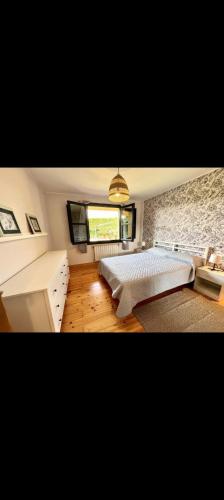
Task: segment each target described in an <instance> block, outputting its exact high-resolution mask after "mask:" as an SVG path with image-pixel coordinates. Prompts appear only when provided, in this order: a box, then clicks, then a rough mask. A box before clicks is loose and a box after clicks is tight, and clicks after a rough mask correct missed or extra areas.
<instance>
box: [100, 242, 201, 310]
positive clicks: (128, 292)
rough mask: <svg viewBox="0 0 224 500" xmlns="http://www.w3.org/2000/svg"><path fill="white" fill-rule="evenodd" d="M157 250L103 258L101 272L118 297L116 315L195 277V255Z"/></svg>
mask: <svg viewBox="0 0 224 500" xmlns="http://www.w3.org/2000/svg"><path fill="white" fill-rule="evenodd" d="M155 253H156V252H155ZM155 253H154V251H153V250H152V252H150V251H146V252H143V253H136V254H132V255H124V256H123V255H122V256H119V257H107V258H104V259H101V261H100V263H99V273H100V274H102V276H103V277H104V278H105V279H106V281H107V282H108V284H109V285H110V287H111V289H112V292H113V293H112V297H113V298H116V299H119V306H118V308H117V311H116V316H117V317H119V318H123V317H125V316H127V315H128V314H130V313H131V312H132V309H133V307H134V306H135V305H136V304H138V302H141V301H142V300H145V299H148V298H150V297H153V296H154V295H157V294H159V293H162V292H164V291H166V290H170V289H172V288H175V287H177V286H181V285H184V284H186V283H189V282H191V281H193V280H194V277H195V264H194V258H193V257H192V259H191V258H190V256H188V257H189V259H186V260H181V258H179V257H180V256H179V255H172V256H169V257H167V256H166V255H165V254H164V255H156V254H155ZM169 253H170V252H168V254H169ZM182 259H183V258H182Z"/></svg>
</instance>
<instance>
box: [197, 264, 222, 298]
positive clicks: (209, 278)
mask: <svg viewBox="0 0 224 500" xmlns="http://www.w3.org/2000/svg"><path fill="white" fill-rule="evenodd" d="M194 290H196V291H197V292H200V293H202V294H203V295H206V296H207V297H210V298H211V299H214V300H218V301H219V300H222V299H224V272H222V271H211V269H210V268H209V266H202V267H198V268H197V270H196V277H195V282H194Z"/></svg>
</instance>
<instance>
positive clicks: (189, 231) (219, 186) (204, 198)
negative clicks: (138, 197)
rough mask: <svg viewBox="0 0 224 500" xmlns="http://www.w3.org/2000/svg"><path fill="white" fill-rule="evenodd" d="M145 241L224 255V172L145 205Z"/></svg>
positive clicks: (216, 172) (155, 198) (188, 184)
mask: <svg viewBox="0 0 224 500" xmlns="http://www.w3.org/2000/svg"><path fill="white" fill-rule="evenodd" d="M143 240H145V241H146V243H147V247H148V248H149V247H151V246H152V242H153V240H161V241H175V242H180V243H188V244H189V245H190V244H191V245H203V246H211V247H214V249H215V251H218V252H220V253H222V254H224V168H218V169H217V170H214V171H213V172H210V173H209V174H206V175H203V176H202V177H199V178H198V179H195V180H193V181H189V182H187V183H186V184H183V185H182V186H179V187H177V188H174V189H172V190H171V191H168V192H166V193H163V194H161V195H158V196H156V197H154V198H151V199H150V200H147V201H145V203H144V222H143Z"/></svg>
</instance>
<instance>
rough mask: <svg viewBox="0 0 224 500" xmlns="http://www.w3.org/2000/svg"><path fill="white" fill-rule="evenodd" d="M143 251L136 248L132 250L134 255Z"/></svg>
mask: <svg viewBox="0 0 224 500" xmlns="http://www.w3.org/2000/svg"><path fill="white" fill-rule="evenodd" d="M144 251H145V250H143V248H140V247H139V248H138V247H137V248H135V249H134V253H142V252H144Z"/></svg>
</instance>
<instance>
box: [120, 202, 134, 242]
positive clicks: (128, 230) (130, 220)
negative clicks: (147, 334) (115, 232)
mask: <svg viewBox="0 0 224 500" xmlns="http://www.w3.org/2000/svg"><path fill="white" fill-rule="evenodd" d="M135 237H136V208H135V204H134V203H132V204H131V205H125V206H123V207H122V208H121V241H134V239H135Z"/></svg>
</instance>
